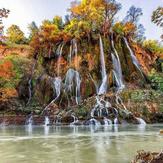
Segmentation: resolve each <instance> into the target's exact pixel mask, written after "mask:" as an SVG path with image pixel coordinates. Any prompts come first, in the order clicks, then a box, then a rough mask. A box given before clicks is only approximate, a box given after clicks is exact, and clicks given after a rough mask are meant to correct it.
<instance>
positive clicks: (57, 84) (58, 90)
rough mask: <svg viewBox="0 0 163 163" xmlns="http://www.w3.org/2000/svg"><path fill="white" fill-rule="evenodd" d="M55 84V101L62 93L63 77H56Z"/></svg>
mask: <svg viewBox="0 0 163 163" xmlns="http://www.w3.org/2000/svg"><path fill="white" fill-rule="evenodd" d="M53 84H54V89H55V93H56V98H55V99H54V100H53V102H54V101H56V100H57V99H58V97H59V96H60V94H61V84H62V79H61V77H56V78H55V79H54V81H53Z"/></svg>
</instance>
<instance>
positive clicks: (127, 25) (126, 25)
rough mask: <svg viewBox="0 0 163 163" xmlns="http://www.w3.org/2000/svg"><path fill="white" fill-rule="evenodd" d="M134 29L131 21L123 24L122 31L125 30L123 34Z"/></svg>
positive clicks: (132, 31)
mask: <svg viewBox="0 0 163 163" xmlns="http://www.w3.org/2000/svg"><path fill="white" fill-rule="evenodd" d="M135 31H136V26H135V25H134V24H133V23H131V22H127V23H126V24H125V25H124V32H125V34H128V33H134V32H135Z"/></svg>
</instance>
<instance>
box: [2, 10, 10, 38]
mask: <svg viewBox="0 0 163 163" xmlns="http://www.w3.org/2000/svg"><path fill="white" fill-rule="evenodd" d="M9 13H10V10H8V9H5V8H2V9H0V36H2V33H3V28H4V27H3V23H2V19H3V18H7V17H8V15H9Z"/></svg>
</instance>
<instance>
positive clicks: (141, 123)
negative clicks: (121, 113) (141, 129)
mask: <svg viewBox="0 0 163 163" xmlns="http://www.w3.org/2000/svg"><path fill="white" fill-rule="evenodd" d="M136 119H137V121H138V123H139V124H140V125H144V126H145V125H146V122H145V121H144V120H143V119H142V118H136Z"/></svg>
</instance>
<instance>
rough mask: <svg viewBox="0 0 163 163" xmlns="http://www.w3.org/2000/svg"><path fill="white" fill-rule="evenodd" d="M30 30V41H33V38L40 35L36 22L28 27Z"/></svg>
mask: <svg viewBox="0 0 163 163" xmlns="http://www.w3.org/2000/svg"><path fill="white" fill-rule="evenodd" d="M28 29H29V31H30V34H29V40H30V41H31V40H32V38H33V37H34V36H35V35H36V34H37V33H38V31H39V29H38V27H37V25H36V23H35V22H34V21H33V22H32V23H31V24H29V25H28Z"/></svg>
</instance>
